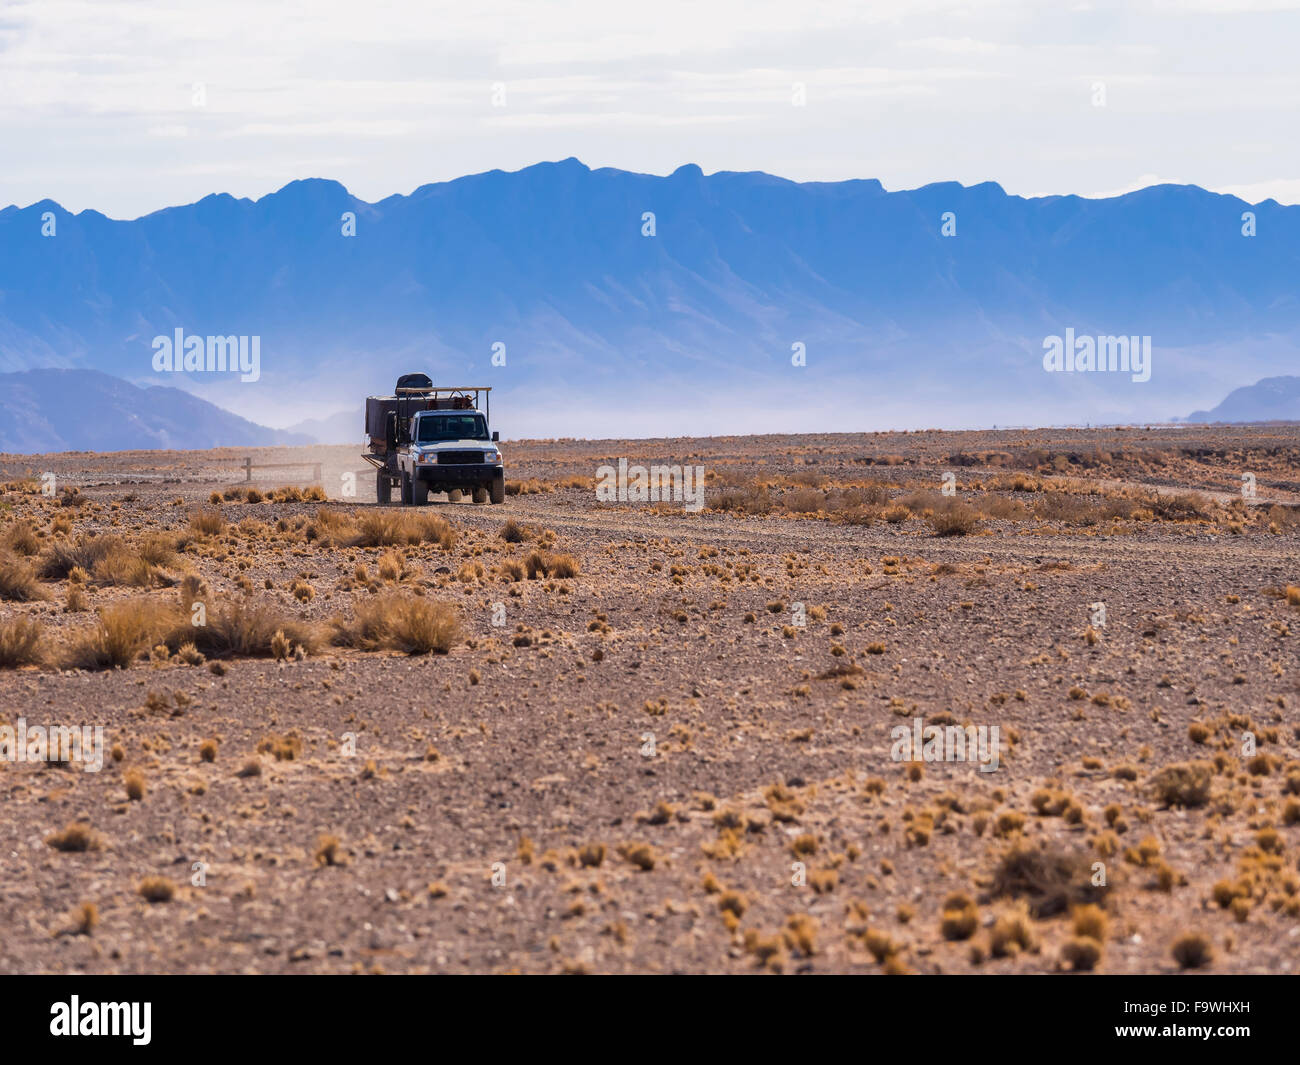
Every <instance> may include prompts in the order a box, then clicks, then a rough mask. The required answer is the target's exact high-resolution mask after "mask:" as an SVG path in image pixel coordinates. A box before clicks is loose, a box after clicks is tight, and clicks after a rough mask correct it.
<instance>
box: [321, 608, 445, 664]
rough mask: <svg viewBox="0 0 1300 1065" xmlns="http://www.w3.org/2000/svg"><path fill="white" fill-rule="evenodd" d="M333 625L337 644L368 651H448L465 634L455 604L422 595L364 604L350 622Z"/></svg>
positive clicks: (410, 652)
mask: <svg viewBox="0 0 1300 1065" xmlns="http://www.w3.org/2000/svg"><path fill="white" fill-rule="evenodd" d="M333 625H334V643H335V644H337V645H339V646H341V647H359V648H361V649H362V650H364V651H378V650H388V651H402V652H404V653H406V654H412V655H416V654H428V653H429V652H435V653H437V654H446V653H447V652H448V651H450V650H451V649H452V648H453V647H454V646H456V644H458V643H460V641H461V640H462V639H464V636H465V633H464V629H463V627H462V625H461V617H460V611H459V610H458V609H457V608H456V607H455V606H453V605H451V604H449V603H440V602H437V601H435V600H431V599H428V598H426V597H422V596H404V595H396V594H392V595H385V596H381V597H379V598H378V599H375V600H372V601H370V602H366V603H362V604H360V605H359V606H358V607H357V612H356V617H355V618H354V619H353V620H352V622H351V623H350V624H349V623H345V622H343V621H341V620H339V619H335V620H334V622H333Z"/></svg>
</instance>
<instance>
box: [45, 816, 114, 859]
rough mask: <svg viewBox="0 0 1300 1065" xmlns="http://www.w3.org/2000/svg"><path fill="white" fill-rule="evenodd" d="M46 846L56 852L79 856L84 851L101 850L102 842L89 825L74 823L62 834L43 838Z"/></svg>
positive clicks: (56, 833)
mask: <svg viewBox="0 0 1300 1065" xmlns="http://www.w3.org/2000/svg"><path fill="white" fill-rule="evenodd" d="M45 842H46V844H47V845H49V846H51V847H53V848H54V849H55V850H56V851H64V852H65V853H70V854H79V853H82V852H84V851H97V850H100V849H102V848H103V846H104V841H103V840H102V839H101V838H100V836H99V834H98V833H96V832H95V831H94V830H93V829H91V827H90V826H89V825H83V824H79V823H78V822H76V821H74V822H72V823H71V824H70V825H67V826H66V827H65V828H64V829H63V831H62V832H53V833H51V834H50V835H48V836H46V837H45Z"/></svg>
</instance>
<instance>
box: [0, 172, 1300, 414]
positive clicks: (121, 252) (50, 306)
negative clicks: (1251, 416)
mask: <svg viewBox="0 0 1300 1065" xmlns="http://www.w3.org/2000/svg"><path fill="white" fill-rule="evenodd" d="M1247 212H1249V213H1251V214H1253V216H1254V222H1253V225H1254V231H1255V233H1256V234H1257V235H1255V236H1244V235H1243V227H1244V225H1245V223H1244V222H1243V220H1242V216H1243V215H1244V214H1246V213H1247ZM47 215H48V216H49V219H52V220H53V224H54V226H55V235H54V236H52V237H45V236H42V226H43V219H44V218H45V217H46V216H47ZM49 219H46V220H49ZM945 223H947V231H948V232H952V233H954V234H955V235H952V236H945V235H944V233H945ZM353 225H355V235H354V236H349V235H345V233H346V232H349V231H350V230H351V227H352V226H353ZM644 234H652V235H644ZM1297 277H1300V207H1284V206H1281V205H1279V204H1277V203H1275V202H1274V201H1271V200H1270V201H1266V202H1264V203H1261V204H1258V205H1254V206H1252V205H1249V204H1246V203H1244V202H1243V201H1241V200H1239V199H1236V198H1234V197H1230V196H1223V195H1218V194H1214V193H1210V192H1206V191H1205V190H1203V189H1200V188H1198V187H1196V186H1170V185H1161V186H1154V187H1151V188H1147V189H1143V190H1141V191H1138V192H1134V193H1130V194H1128V195H1125V196H1119V197H1115V198H1112V199H1105V200H1087V199H1082V198H1080V197H1077V196H1051V197H1044V198H1038V199H1023V198H1020V197H1015V196H1008V195H1007V194H1006V193H1005V192H1004V191H1003V190H1002V189H1001V188H1000V187H999V186H997V185H996V184H992V183H985V184H980V185H975V186H970V187H963V186H961V185H958V184H955V183H951V182H949V183H941V184H933V185H927V186H925V187H924V188H920V189H915V190H910V191H899V192H890V191H886V190H885V189H884V188H883V187H882V186H881V184H880V183H879V182H878V181H875V180H852V181H842V182H833V183H826V182H810V183H803V184H799V183H795V182H792V181H787V180H785V179H782V178H778V177H773V176H771V175H768V174H764V173H726V172H724V173H718V174H712V175H708V176H706V175H705V174H704V173H703V172H702V171H701V170H700V168H699V167H698V166H694V165H687V166H683V167H681V168H679V169H678V170H676V171H675V172H674V173H672V174H671V175H669V176H667V177H657V176H652V175H646V174H636V173H629V172H626V171H621V170H614V169H600V170H591V169H588V168H587V167H586V166H584V165H583V164H582V163H580V162H579V161H577V160H575V159H567V160H564V161H562V162H557V163H544V164H538V165H536V166H532V167H528V168H526V169H524V170H521V171H518V172H515V173H504V172H501V171H491V172H489V173H483V174H476V175H472V176H469V177H464V178H459V179H456V180H454V181H448V182H443V183H439V184H432V185H425V186H422V187H420V188H418V189H416V190H415V191H414V192H412V193H411V194H410V195H407V196H400V195H398V196H390V197H387V198H385V199H383V200H381V201H379V202H377V203H373V204H370V203H366V202H364V201H362V200H359V199H357V198H356V197H353V196H352V195H350V194H349V193H348V191H347V190H346V189H345V188H344V187H343V186H342V185H339V184H338V183H337V182H333V181H327V180H320V179H310V180H304V181H295V182H292V183H291V184H289V185H286V186H285V187H284V188H282V189H281V190H279V191H278V192H275V193H273V194H270V195H267V196H264V197H262V198H261V199H259V200H257V201H255V202H254V201H251V200H247V199H235V198H234V197H232V196H229V195H212V196H207V197H205V198H203V199H202V200H200V201H198V202H197V203H194V204H190V205H187V206H182V207H172V208H168V209H166V210H162V211H158V212H155V213H153V214H150V215H146V216H144V217H143V218H139V219H135V220H133V221H117V220H113V219H109V218H106V217H104V216H103V215H102V214H99V213H97V212H95V211H83V212H81V213H80V214H77V215H71V214H68V213H67V212H66V211H64V210H63V209H62V208H61V207H59V206H58V205H57V204H55V203H52V202H50V201H44V202H42V203H39V204H33V205H31V206H29V207H25V208H17V207H8V208H5V209H4V210H2V211H0V370H3V369H9V370H22V369H30V368H35V367H47V366H87V367H93V368H95V369H99V370H102V371H104V372H106V373H110V374H113V375H116V376H120V377H123V378H125V379H127V380H130V381H133V382H135V383H137V384H169V383H183V385H184V387H185V388H187V389H189V390H191V391H195V392H198V393H201V394H202V395H204V396H205V397H207V398H210V399H212V400H213V401H214V402H216V403H218V404H220V405H221V406H224V407H227V408H229V409H232V410H236V411H238V412H240V413H241V414H245V415H247V416H249V417H253V418H254V419H255V420H259V421H271V422H273V423H275V424H288V423H290V422H293V421H297V420H301V419H312V418H319V417H321V416H322V414H323V413H324V412H330V411H334V410H338V409H340V408H341V407H344V406H347V407H349V408H350V409H351V408H355V407H357V406H358V404H359V402H360V399H361V397H363V396H364V395H366V394H367V393H373V392H377V391H386V390H387V389H389V388H391V385H392V382H393V380H394V379H395V378H396V376H397V375H398V374H399V373H402V372H405V371H408V370H425V371H427V372H429V373H431V374H432V375H433V376H434V377H435V379H436V380H438V381H439V382H440V383H450V384H491V385H493V386H494V387H495V388H496V389H497V391H495V392H494V393H493V404H494V421H496V420H501V424H502V428H503V429H505V430H506V431H507V432H513V433H514V435H524V433H530V434H532V435H586V436H591V435H628V434H629V433H637V432H638V431H640V432H641V435H657V434H658V433H661V432H680V431H684V430H686V429H691V430H693V431H695V432H698V433H710V432H712V433H719V432H728V431H745V432H748V431H755V432H765V431H773V430H779V431H793V430H795V429H799V428H804V429H806V428H809V427H811V426H815V427H820V428H835V429H855V428H871V427H887V426H889V425H912V426H927V425H981V424H989V423H995V422H996V423H1002V424H1006V423H1011V424H1018V423H1022V422H1024V421H1026V420H1033V421H1035V422H1037V423H1040V424H1044V423H1067V422H1070V423H1082V422H1085V421H1090V422H1093V423H1097V422H1103V421H1114V420H1123V419H1127V418H1142V417H1145V418H1155V417H1160V416H1162V415H1163V413H1164V412H1167V411H1169V410H1178V409H1182V410H1188V409H1192V408H1194V407H1197V406H1204V405H1205V402H1206V401H1207V400H1208V399H1209V398H1210V397H1213V396H1216V395H1223V394H1225V393H1226V392H1227V391H1228V390H1229V389H1230V388H1231V387H1232V386H1233V385H1234V384H1236V383H1238V382H1240V381H1241V380H1243V379H1255V378H1260V377H1267V376H1270V375H1276V374H1278V373H1279V372H1284V371H1285V370H1287V369H1289V368H1291V367H1293V366H1295V365H1297V362H1298V360H1300V293H1297V290H1296V286H1295V283H1294V282H1295V279H1296V278H1297ZM1067 328H1070V329H1073V330H1075V331H1076V332H1077V333H1078V334H1081V335H1083V334H1089V335H1096V336H1103V335H1112V334H1114V335H1125V336H1137V335H1149V336H1151V337H1152V338H1153V343H1152V347H1153V351H1154V355H1153V365H1152V374H1151V380H1150V381H1147V382H1145V383H1134V382H1133V381H1132V380H1131V379H1130V378H1129V377H1128V376H1127V375H1121V374H1103V373H1091V374H1070V373H1048V372H1045V371H1044V368H1043V364H1042V355H1043V343H1044V338H1045V337H1048V336H1052V335H1060V334H1062V333H1063V331H1064V330H1065V329H1067ZM176 329H183V330H185V332H186V334H188V335H198V336H257V337H260V340H261V343H260V351H261V376H260V380H259V381H257V382H256V383H249V384H241V383H239V381H238V380H237V379H236V378H234V377H233V376H232V375H230V374H224V375H223V374H201V373H200V374H192V375H179V374H174V375H168V374H157V373H155V372H154V370H153V367H152V365H151V356H152V350H151V344H152V342H153V339H154V338H155V337H157V336H170V335H171V334H172V333H173V331H174V330H176ZM494 351H496V352H498V353H499V354H500V355H501V356H502V357H503V359H504V365H494V363H493V361H492V357H493V353H494ZM801 352H802V358H803V360H804V363H805V364H804V365H797V364H796V363H797V361H798V359H799V358H800V353H801ZM792 360H793V361H792ZM169 378H170V379H169ZM498 415H499V416H500V417H499V419H498V417H497V416H498Z"/></svg>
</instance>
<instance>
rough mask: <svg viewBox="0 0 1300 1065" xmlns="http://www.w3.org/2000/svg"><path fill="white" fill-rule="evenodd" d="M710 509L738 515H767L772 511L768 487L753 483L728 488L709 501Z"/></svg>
mask: <svg viewBox="0 0 1300 1065" xmlns="http://www.w3.org/2000/svg"><path fill="white" fill-rule="evenodd" d="M709 509H711V510H725V511H734V512H735V513H738V514H766V513H768V512H769V511H770V510H771V509H772V497H771V495H770V494H769V493H768V490H767V486H766V485H764V484H759V483H758V482H756V481H751V482H748V483H746V484H743V485H738V486H737V487H735V488H728V489H726V490H724V491H722V492H719V493H718V494H717V495H715V496H713V498H712V499H710V500H709Z"/></svg>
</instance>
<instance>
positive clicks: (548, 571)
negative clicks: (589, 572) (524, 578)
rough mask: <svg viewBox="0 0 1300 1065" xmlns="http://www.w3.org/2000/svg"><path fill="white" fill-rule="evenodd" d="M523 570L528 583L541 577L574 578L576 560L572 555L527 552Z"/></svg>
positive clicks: (577, 569)
mask: <svg viewBox="0 0 1300 1065" xmlns="http://www.w3.org/2000/svg"><path fill="white" fill-rule="evenodd" d="M524 569H525V570H527V572H528V579H529V580H530V581H532V580H536V579H537V578H538V577H539V576H541V577H559V578H561V579H564V578H569V577H576V576H577V575H578V571H579V565H578V560H577V559H575V558H574V557H573V556H572V555H559V554H555V553H554V552H551V551H529V552H528V554H527V556H526V557H525V558H524Z"/></svg>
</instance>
